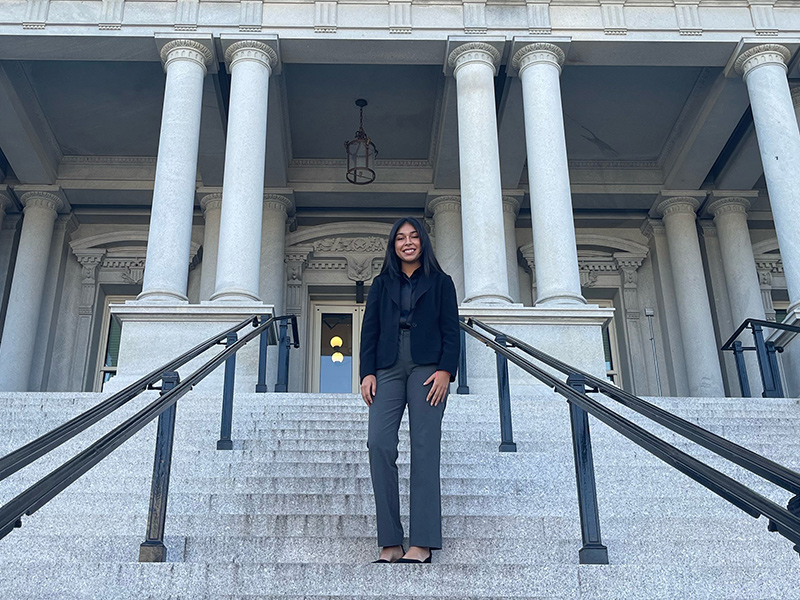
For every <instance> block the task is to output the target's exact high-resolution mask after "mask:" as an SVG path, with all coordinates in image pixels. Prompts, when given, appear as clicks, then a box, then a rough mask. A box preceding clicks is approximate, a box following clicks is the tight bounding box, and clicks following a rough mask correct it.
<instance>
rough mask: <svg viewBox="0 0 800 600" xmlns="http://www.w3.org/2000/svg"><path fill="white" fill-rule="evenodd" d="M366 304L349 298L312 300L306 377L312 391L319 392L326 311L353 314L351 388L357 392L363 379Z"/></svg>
mask: <svg viewBox="0 0 800 600" xmlns="http://www.w3.org/2000/svg"><path fill="white" fill-rule="evenodd" d="M365 306H366V305H365V304H356V303H355V302H353V301H347V300H311V307H310V310H309V315H310V319H309V321H310V323H309V325H310V327H309V330H310V333H311V335H310V344H309V353H308V354H306V360H307V363H306V364H307V365H308V366H309V369H308V375H307V377H306V385H307V387H306V389H308V390H309V391H310V392H311V393H314V394H319V393H320V391H319V373H320V353H319V346H320V342H321V339H322V318H321V315H322V313H323V312H325V313H337V312H338V313H341V314H348V313H349V314H352V315H353V363H352V364H353V377H352V385H351V388H350V391H351V393H357V391H358V389H359V387H360V385H361V379H360V377H359V353H360V350H361V324H362V322H363V320H364V309H365Z"/></svg>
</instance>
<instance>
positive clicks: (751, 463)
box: [461, 319, 800, 562]
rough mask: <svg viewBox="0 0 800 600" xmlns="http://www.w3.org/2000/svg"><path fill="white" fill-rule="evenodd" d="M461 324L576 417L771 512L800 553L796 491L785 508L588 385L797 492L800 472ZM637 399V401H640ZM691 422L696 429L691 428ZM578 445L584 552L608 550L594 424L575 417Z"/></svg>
mask: <svg viewBox="0 0 800 600" xmlns="http://www.w3.org/2000/svg"><path fill="white" fill-rule="evenodd" d="M473 324H475V325H477V326H479V327H481V328H482V329H484V330H485V331H487V332H489V333H491V334H492V335H495V336H498V335H504V337H505V343H503V344H500V343H498V342H497V341H494V340H492V339H490V338H488V337H487V336H485V335H483V334H482V333H480V332H478V331H476V330H475V329H474V327H473ZM461 327H462V329H464V331H466V333H468V334H470V335H471V336H473V337H474V338H476V339H478V340H479V341H481V342H482V343H483V344H485V345H486V346H488V347H489V348H491V349H492V350H494V351H495V352H496V353H498V354H502V355H504V356H505V357H506V358H507V359H508V360H509V361H511V362H513V363H514V364H516V365H517V366H518V367H520V368H521V369H522V370H523V371H525V372H527V373H528V374H530V375H532V376H534V377H535V378H536V379H538V380H539V381H541V382H543V383H545V384H546V385H547V386H548V387H552V388H553V389H554V390H555V391H556V392H557V393H558V394H560V395H562V396H564V397H565V398H566V399H567V401H568V402H569V403H570V406H572V407H577V408H578V409H580V411H579V412H578V413H577V414H575V413H573V415H574V416H581V415H580V413H581V412H582V413H588V414H591V415H592V416H594V417H595V418H597V419H598V420H599V421H601V422H603V423H605V424H606V425H608V426H610V427H611V428H612V429H614V430H615V431H617V432H619V433H621V434H622V435H624V436H625V437H627V438H628V439H630V440H631V441H633V442H634V443H635V444H637V445H639V446H641V447H642V448H644V449H645V450H647V451H648V452H650V453H651V454H653V455H654V456H656V457H658V458H660V459H661V460H663V461H664V462H666V463H667V464H669V465H670V466H672V467H673V468H675V469H677V470H679V471H681V472H682V473H684V474H686V475H688V476H689V477H691V478H692V479H694V480H695V481H697V482H698V483H700V484H701V485H703V486H705V487H706V488H708V489H709V490H711V491H713V492H714V493H716V494H717V495H719V496H721V497H722V498H724V499H725V500H727V501H728V502H730V503H731V504H733V505H734V506H736V507H737V508H739V509H741V510H742V511H744V512H746V513H747V514H749V515H750V516H752V517H755V518H757V517H760V516H762V515H764V516H766V517H767V518H768V519H769V525H768V529H769V530H770V531H777V532H779V533H780V534H781V535H783V536H784V537H785V538H787V539H788V540H790V541H792V542H793V543H794V544H795V546H794V550H795V551H796V552H798V553H800V496H798V495H796V496H795V497H794V498H793V499H792V500H790V501H789V503H788V507H787V508H783V507H781V506H780V505H779V504H777V503H775V502H773V501H772V500H769V499H768V498H766V497H764V496H762V495H761V494H758V493H757V492H755V491H753V490H752V489H750V488H749V487H747V486H745V485H744V484H742V483H741V482H739V481H737V480H735V479H733V478H732V477H730V476H728V475H725V474H724V473H722V472H720V471H718V470H717V469H714V468H713V467H711V466H709V465H707V464H705V463H703V462H701V461H700V460H698V459H696V458H694V457H693V456H691V455H689V454H687V453H685V452H683V451H681V450H679V449H677V448H675V447H674V446H672V445H671V444H669V443H668V442H666V441H664V440H662V439H661V438H659V437H657V436H656V435H654V434H653V433H651V432H649V431H647V430H646V429H644V428H642V427H640V426H638V425H636V424H635V423H633V422H631V421H629V420H628V419H626V418H624V417H622V416H621V415H619V414H617V413H616V412H614V411H613V410H612V409H611V408H609V407H606V406H605V405H603V404H601V403H600V402H598V401H597V400H595V399H593V398H591V397H590V396H588V395H587V394H586V393H585V392H586V387H589V388H590V389H591V390H592V391H600V392H601V393H603V394H606V395H608V396H609V397H611V398H612V399H614V400H616V401H618V402H620V403H622V404H624V405H625V406H628V407H630V408H632V409H633V410H636V411H637V412H639V413H640V414H642V415H643V416H647V417H648V418H651V419H652V420H653V421H655V422H657V423H659V424H662V425H665V426H667V427H669V428H670V429H672V430H673V431H675V432H676V433H679V434H680V435H682V436H684V437H686V438H687V439H689V440H691V441H695V442H697V443H699V444H701V445H703V446H704V447H706V448H709V449H710V450H712V451H714V452H716V453H717V454H718V455H720V456H722V457H724V458H726V459H728V460H731V461H732V462H735V463H736V464H740V465H741V466H744V467H745V468H748V469H749V470H751V471H752V472H754V473H756V474H758V475H760V476H762V477H764V478H765V479H768V480H769V481H772V482H773V483H778V485H781V486H782V487H784V488H785V489H788V490H790V491H792V492H794V493H795V494H797V491H796V490H797V486H798V484H800V474H798V473H796V472H794V471H791V470H789V469H787V468H786V467H783V466H781V465H778V464H777V463H774V462H772V461H769V460H768V459H766V458H764V457H762V456H760V455H758V454H756V453H754V452H751V451H749V450H746V449H744V448H742V447H740V446H737V445H736V444H733V443H732V442H729V441H728V440H724V438H720V437H719V436H716V435H714V434H712V433H711V432H708V431H706V430H703V429H702V428H700V427H698V426H696V425H693V424H691V423H688V422H687V421H684V420H683V419H680V418H679V417H677V416H675V415H672V414H671V413H669V412H667V411H664V410H663V409H660V408H658V407H656V406H654V405H652V404H649V403H647V402H645V401H643V400H641V399H640V398H637V397H636V396H633V395H631V394H628V393H626V392H623V391H622V390H619V389H618V388H616V386H612V385H611V384H610V383H609V382H605V381H603V380H601V379H599V378H596V377H593V376H591V375H589V374H588V373H584V372H583V371H581V370H579V369H575V368H573V367H571V366H570V365H567V364H566V363H563V362H561V361H559V360H557V359H555V358H553V357H552V356H550V355H548V354H546V353H544V352H541V351H540V350H537V349H536V348H533V347H532V346H530V345H529V344H526V343H525V342H523V341H522V340H519V339H517V338H515V337H513V336H509V335H506V334H502V332H500V331H498V330H497V329H494V328H492V327H490V326H488V325H486V324H484V323H481V322H480V321H478V320H476V319H470V320H469V321H468V323H462V324H461ZM512 348H517V349H519V350H522V351H523V352H525V353H527V354H529V355H530V356H532V357H533V358H535V359H536V360H539V361H541V362H543V363H544V364H546V365H547V366H549V367H551V368H554V369H556V370H558V371H561V372H562V373H568V374H569V377H568V380H567V383H564V382H562V381H560V380H559V379H557V378H556V377H555V376H554V375H552V374H550V373H548V372H547V371H544V370H543V369H541V368H539V367H537V366H536V365H534V364H533V363H531V362H530V361H529V360H527V359H525V358H523V357H522V356H520V355H518V354H516V353H515V352H512V350H511V349H512ZM632 400H635V402H634V401H632ZM576 425H579V426H576ZM687 425H688V426H690V427H687ZM573 445H574V447H575V460H576V474H577V476H578V488H579V506H580V514H581V524H582V531H583V533H584V547H583V548H582V551H584V550H592V549H594V550H597V549H598V548H602V549H603V550H604V549H605V547H604V546H602V543H601V542H600V534H599V532H600V527H599V520H598V517H597V507H596V492H595V490H594V475H593V464H592V457H591V441H590V438H589V430H588V422H585V423H576V421H575V420H573ZM581 453H582V455H581ZM734 459H736V460H734ZM586 469H588V470H589V473H581V470H586ZM582 477H584V478H585V479H584V480H583V481H582V480H581V479H582ZM582 494H585V495H586V497H585V498H584V497H582ZM592 504H594V507H592ZM592 508H593V510H592ZM590 532H594V538H592V536H590V535H588V533H590ZM595 554H596V555H598V556H599V557H600V559H601V560H597V561H584V560H583V556H582V557H581V559H582V560H581V562H607V554H606V555H605V560H602V558H603V553H602V552H600V553H595Z"/></svg>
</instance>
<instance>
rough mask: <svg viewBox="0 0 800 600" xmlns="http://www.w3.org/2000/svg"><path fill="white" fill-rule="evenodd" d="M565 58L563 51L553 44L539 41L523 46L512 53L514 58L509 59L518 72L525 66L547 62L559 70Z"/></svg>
mask: <svg viewBox="0 0 800 600" xmlns="http://www.w3.org/2000/svg"><path fill="white" fill-rule="evenodd" d="M565 60H566V55H565V54H564V51H563V50H562V49H561V48H559V47H558V46H556V45H555V44H548V43H545V42H540V43H536V44H528V45H527V46H523V47H522V48H520V49H519V50H517V51H516V52H515V53H514V58H512V59H511V64H512V66H513V67H514V68H515V69H517V70H518V71H519V72H520V73H522V71H524V70H525V68H526V67H529V66H530V65H534V64H549V65H552V66H554V67H555V68H557V69H558V71H559V73H560V72H561V67H562V66H563V64H564V61H565Z"/></svg>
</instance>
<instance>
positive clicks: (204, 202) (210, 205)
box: [200, 192, 222, 216]
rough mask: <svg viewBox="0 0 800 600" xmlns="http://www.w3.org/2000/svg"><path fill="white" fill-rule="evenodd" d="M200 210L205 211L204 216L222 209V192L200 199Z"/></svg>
mask: <svg viewBox="0 0 800 600" xmlns="http://www.w3.org/2000/svg"><path fill="white" fill-rule="evenodd" d="M200 208H202V209H203V216H205V215H206V213H207V212H208V211H210V210H221V209H222V192H214V193H212V194H206V195H205V196H203V197H202V198H200Z"/></svg>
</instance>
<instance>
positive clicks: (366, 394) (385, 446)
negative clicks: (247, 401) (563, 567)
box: [361, 217, 460, 563]
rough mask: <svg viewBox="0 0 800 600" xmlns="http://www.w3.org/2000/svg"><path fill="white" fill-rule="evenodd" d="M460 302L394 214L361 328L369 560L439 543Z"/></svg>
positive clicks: (417, 558) (420, 238)
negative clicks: (373, 531) (373, 549)
mask: <svg viewBox="0 0 800 600" xmlns="http://www.w3.org/2000/svg"><path fill="white" fill-rule="evenodd" d="M459 344H460V340H459V332H458V303H457V301H456V290H455V286H454V285H453V280H452V279H450V277H449V276H448V275H446V274H445V273H444V271H442V268H441V267H440V266H439V263H438V262H437V260H436V257H435V256H434V254H433V246H432V245H431V242H430V238H429V237H428V234H427V232H426V231H425V229H424V227H423V226H422V225H421V224H420V222H419V221H418V220H417V219H414V218H412V217H406V218H403V219H400V220H399V221H397V223H395V224H394V226H393V227H392V231H391V233H390V234H389V242H388V244H387V245H386V257H385V258H384V262H383V269H382V270H381V272H380V274H379V275H378V276H377V277H376V278H375V280H374V281H373V283H372V287H371V288H370V291H369V297H368V298H367V307H366V310H365V312H364V324H363V326H362V330H361V396H362V397H363V398H364V402H366V403H367V406H369V434H368V439H367V446H368V448H369V464H370V473H371V475H372V487H373V490H374V492H375V509H376V513H377V518H378V545H379V546H381V547H382V550H381V553H380V557H379V559H378V560H377V561H375V562H410V563H428V562H431V551H432V550H438V549H439V548H441V547H442V505H441V497H440V486H439V459H440V454H441V437H442V415H443V414H444V408H445V404H446V399H447V392H448V389H449V385H450V382H451V381H453V380H454V379H455V375H456V368H457V365H458V354H459ZM406 405H408V422H409V429H410V434H411V500H410V505H411V507H410V508H411V515H410V532H409V543H410V547H409V549H408V552H404V551H403V546H402V543H403V527H402V525H401V524H400V497H399V496H400V494H399V489H398V481H397V464H396V463H397V444H398V435H397V432H398V429H399V428H400V420H401V419H402V417H403V412H404V411H405V407H406Z"/></svg>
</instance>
